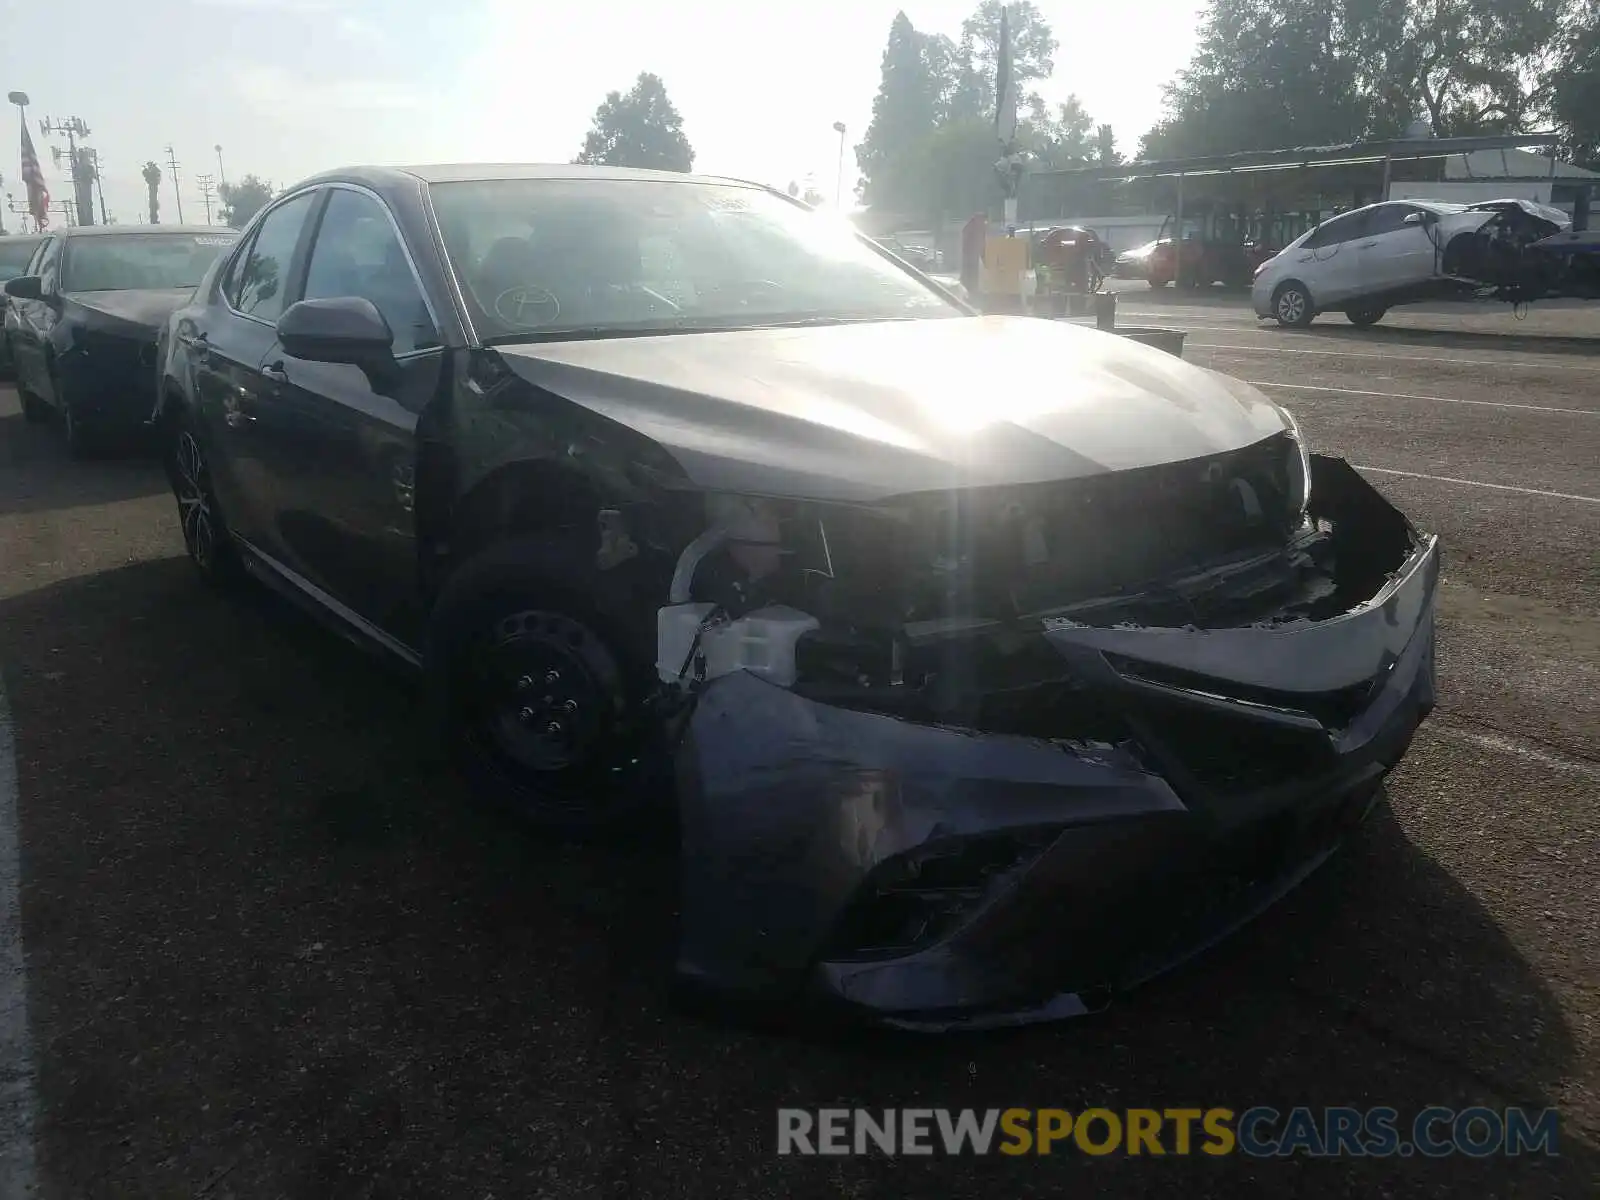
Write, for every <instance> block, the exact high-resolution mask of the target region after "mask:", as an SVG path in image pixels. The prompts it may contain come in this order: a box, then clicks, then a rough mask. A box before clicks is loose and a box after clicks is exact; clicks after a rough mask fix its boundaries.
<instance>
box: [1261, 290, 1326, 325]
mask: <svg viewBox="0 0 1600 1200" xmlns="http://www.w3.org/2000/svg"><path fill="white" fill-rule="evenodd" d="M1272 315H1273V316H1275V317H1276V318H1277V319H1278V324H1279V325H1283V326H1286V327H1288V328H1290V329H1304V328H1305V327H1306V326H1307V325H1309V324H1311V318H1312V317H1314V316H1316V315H1317V313H1316V309H1314V308H1312V307H1311V293H1309V292H1308V291H1306V289H1305V285H1304V284H1302V283H1293V282H1291V283H1286V284H1283V285H1282V286H1281V287H1279V288H1278V290H1277V291H1276V292H1274V293H1273V295H1272Z"/></svg>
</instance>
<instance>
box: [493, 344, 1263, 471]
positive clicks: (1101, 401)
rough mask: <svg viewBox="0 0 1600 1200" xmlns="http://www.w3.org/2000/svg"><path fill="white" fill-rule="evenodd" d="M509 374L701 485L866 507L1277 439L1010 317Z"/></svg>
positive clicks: (1251, 396) (1179, 369)
mask: <svg viewBox="0 0 1600 1200" xmlns="http://www.w3.org/2000/svg"><path fill="white" fill-rule="evenodd" d="M499 350H500V352H501V353H502V354H503V355H504V358H505V361H506V363H507V365H508V366H509V367H510V368H511V369H512V370H513V371H514V372H516V374H518V375H519V376H521V377H522V378H523V379H524V380H526V381H528V382H529V383H531V384H533V385H535V386H536V387H538V388H541V389H543V390H544V391H546V392H549V393H553V394H555V395H558V396H560V397H562V398H564V399H566V400H569V401H572V402H574V403H576V404H580V405H582V406H584V407H585V408H588V409H590V410H592V411H594V412H597V413H599V414H601V415H603V416H605V417H607V418H609V419H611V420H613V421H616V422H618V423H620V424H622V425H626V426H628V427H629V428H631V429H634V430H636V431H638V432H639V433H642V434H644V435H645V436H647V437H649V438H651V439H652V440H653V441H655V442H656V443H658V444H659V445H661V446H662V447H664V448H665V449H666V450H667V451H668V452H669V453H670V454H672V456H673V457H674V458H675V459H676V460H677V461H678V463H679V464H680V465H681V466H682V468H683V470H684V472H685V474H686V475H687V476H688V478H689V480H690V481H691V482H692V483H694V484H696V485H698V486H701V487H705V488H709V489H718V490H721V489H726V490H730V491H740V492H756V493H762V494H767V495H788V496H805V497H810V498H813V499H834V500H854V501H871V500H876V499H881V498H883V497H887V496H893V495H899V494H904V493H909V492H921V491H931V490H935V489H944V488H952V487H975V486H983V485H988V484H1023V483H1040V482H1046V481H1050V480H1061V479H1074V478H1079V477H1083V476H1087V475H1094V474H1100V473H1103V472H1108V471H1122V470H1129V469H1133V468H1138V467H1147V466H1154V465H1158V464H1161V463H1167V462H1177V461H1183V460H1187V459H1195V458H1203V457H1207V456H1210V455H1215V454H1220V453H1224V452H1226V451H1230V450H1237V449H1239V448H1241V447H1243V446H1247V445H1250V444H1252V443H1254V442H1257V441H1260V440H1261V439H1262V438H1265V437H1268V436H1271V435H1272V434H1275V433H1278V432H1280V431H1282V430H1283V429H1284V428H1286V422H1285V419H1284V416H1283V414H1282V412H1281V410H1279V409H1278V408H1277V406H1275V405H1273V404H1272V403H1271V402H1270V401H1268V400H1267V399H1266V398H1265V397H1263V396H1262V395H1261V394H1260V393H1259V392H1257V391H1255V390H1254V389H1253V388H1250V387H1249V386H1247V385H1245V384H1242V383H1240V382H1238V381H1237V380H1232V379H1229V378H1227V377H1226V376H1222V375H1219V374H1216V373H1215V372H1212V371H1207V370H1203V369H1201V368H1199V367H1195V366H1192V365H1190V364H1188V363H1185V362H1183V360H1181V359H1179V358H1175V357H1173V356H1171V355H1168V354H1164V353H1162V352H1161V351H1159V350H1154V349H1151V348H1150V347H1147V346H1143V345H1140V344H1138V343H1136V342H1133V341H1130V340H1128V339H1126V338H1121V337H1117V336H1115V335H1114V334H1105V333H1098V332H1095V331H1093V330H1089V329H1084V328H1080V327H1076V326H1072V325H1067V324H1063V323H1060V322H1055V321H1046V320H1039V319H1035V318H1028V317H958V318H933V319H926V320H908V321H882V322H871V323H860V324H851V325H835V326H826V327H820V328H787V329H785V328H772V329H751V330H740V331H736V332H722V333H677V334H668V335H660V336H650V337H623V338H611V339H595V340H585V341H573V342H555V343H546V344H533V345H521V346H502V347H499Z"/></svg>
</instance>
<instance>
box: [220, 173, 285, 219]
mask: <svg viewBox="0 0 1600 1200" xmlns="http://www.w3.org/2000/svg"><path fill="white" fill-rule="evenodd" d="M217 192H218V194H219V195H220V196H221V197H222V211H221V213H220V214H219V215H220V216H221V218H222V223H223V224H224V225H231V226H232V227H233V228H235V229H243V228H244V227H245V223H246V222H247V221H249V220H250V218H251V217H253V216H255V215H256V214H257V213H258V212H260V211H261V210H262V209H263V208H265V207H266V206H267V203H268V202H269V201H270V200H271V199H272V196H273V187H272V185H271V184H270V183H268V182H267V181H266V180H264V179H259V178H257V177H256V176H254V175H246V176H245V177H244V178H243V179H241V180H239V182H238V183H225V184H223V185H222V186H221V187H220V188H218V189H217Z"/></svg>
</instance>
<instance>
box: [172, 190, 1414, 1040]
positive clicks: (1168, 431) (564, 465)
mask: <svg viewBox="0 0 1600 1200" xmlns="http://www.w3.org/2000/svg"><path fill="white" fill-rule="evenodd" d="M159 371H160V395H161V400H160V404H159V406H158V408H157V410H156V413H155V414H154V415H155V419H156V421H157V422H158V424H159V426H160V428H161V430H162V431H163V436H164V439H165V444H166V446H167V462H168V470H169V473H170V476H171V479H172V485H173V490H174V494H175V495H176V497H177V501H178V507H179V514H180V517H181V519H182V523H183V524H182V527H183V532H184V540H185V546H186V549H187V550H188V553H189V556H190V558H191V559H192V560H193V561H194V562H195V564H196V566H197V567H198V568H199V569H200V570H201V571H202V573H203V574H204V575H206V576H207V577H208V578H210V579H212V580H216V581H223V580H226V579H227V578H229V577H230V576H231V575H232V574H234V573H236V572H239V571H244V572H247V573H249V574H251V575H253V576H255V577H256V578H258V579H260V580H262V581H264V582H266V583H269V584H271V585H272V586H274V587H276V588H278V589H279V590H281V591H283V592H284V593H286V594H288V595H290V596H291V597H293V598H295V599H297V600H300V601H302V602H304V603H306V604H307V605H309V606H310V607H311V608H312V609H313V610H314V611H316V612H318V613H320V614H322V615H324V616H326V617H327V618H328V619H329V620H330V621H331V622H332V623H333V624H334V625H335V626H336V627H337V628H339V629H340V630H341V631H342V632H344V633H345V634H347V635H348V636H350V637H352V638H354V639H356V640H357V641H360V642H362V643H363V644H367V645H371V646H376V647H379V648H381V649H382V650H383V651H385V652H386V653H388V654H391V655H393V656H395V657H398V658H399V659H401V660H402V661H404V662H406V663H408V664H411V665H413V666H415V667H418V668H420V669H421V670H422V671H423V672H424V673H425V676H426V679H427V681H428V687H429V695H430V696H431V697H433V698H434V699H436V700H437V701H438V705H437V707H438V712H439V720H440V723H441V725H442V727H443V729H444V731H445V734H446V736H447V738H448V741H449V744H450V745H451V747H452V748H453V750H454V752H455V754H456V757H457V760H458V761H459V762H460V764H461V766H462V768H463V770H464V771H465V773H466V774H467V775H468V776H469V778H470V779H471V780H472V781H473V782H474V784H475V785H476V786H477V787H478V788H479V789H480V790H481V791H482V792H483V793H484V794H485V795H486V796H490V797H493V798H495V799H497V800H499V801H501V802H503V803H505V804H507V805H509V806H511V807H513V808H514V809H516V810H517V811H519V812H521V813H522V814H523V815H525V816H527V817H530V818H532V819H534V820H535V821H538V822H540V823H543V824H546V825H550V826H554V827H560V828H567V829H572V828H580V829H586V830H595V829H601V828H617V827H619V826H622V827H625V826H627V825H629V824H631V823H634V822H639V821H643V820H645V819H646V818H647V817H648V816H649V814H650V812H651V810H652V809H659V808H663V807H670V810H671V811H673V812H674V813H675V815H676V818H677V823H678V828H679V831H680V836H681V842H682V863H683V871H682V899H681V925H680V946H679V958H678V966H679V974H680V976H681V978H682V979H683V980H684V981H685V982H687V983H690V984H693V985H697V986H698V987H700V988H703V989H706V990H709V991H710V992H712V993H715V994H719V995H724V996H744V997H750V998H754V999H758V1000H761V1001H764V1002H777V1003H783V1002H790V1001H795V1000H803V1001H826V1002H830V1003H832V1004H834V1005H836V1006H838V1007H839V1008H840V1009H842V1010H843V1011H845V1012H848V1013H853V1014H857V1015H862V1016H868V1017H872V1018H875V1019H878V1020H881V1021H884V1022H888V1023H891V1024H898V1025H903V1026H911V1027H925V1028H947V1027H951V1026H954V1025H986V1024H999V1023H1008V1022H1014V1021H1021V1020H1029V1019H1041V1018H1048V1017H1055V1016H1065V1015H1071V1014H1074V1013H1081V1012H1084V1011H1088V1010H1090V1009H1092V1008H1095V1007H1097V1006H1098V1005H1100V1004H1102V1003H1104V1001H1105V999H1106V998H1107V997H1108V996H1109V995H1111V994H1112V993H1114V992H1115V991H1117V990H1118V989H1120V988H1123V987H1126V986H1128V985H1131V984H1133V983H1136V982H1138V981H1139V980H1141V979H1143V978H1146V977H1148V976H1150V975H1152V974H1154V973H1156V972H1158V971H1160V970H1162V969H1164V968H1166V967H1168V966H1171V965H1173V964H1174V963H1176V962H1179V961H1181V960H1182V959H1183V958H1185V957H1187V956H1188V955H1190V954H1192V953H1194V952H1195V951H1196V950H1198V949H1200V948H1201V947H1203V946H1205V945H1207V944H1209V943H1210V942H1212V941H1214V940H1215V939H1216V938H1218V937H1219V936H1221V935H1222V934H1224V933H1225V932H1227V931H1228V930H1229V929H1231V928H1233V927H1234V926H1236V925H1238V924H1239V923H1240V922H1242V921H1244V920H1246V919H1248V918H1249V917H1251V916H1252V915H1254V914H1255V913H1256V912H1258V911H1259V910H1260V909H1261V908H1263V907H1264V906H1265V905H1267V904H1269V903H1271V902H1272V901H1273V900H1274V899H1276V898H1277V897H1278V896H1279V895H1281V894H1282V893H1283V892H1284V891H1286V890H1287V889H1288V888H1290V887H1291V886H1293V885H1294V884H1295V883H1296V882H1298V881H1299V880H1300V879H1301V878H1303V877H1304V876H1305V875H1306V874H1307V873H1308V872H1309V871H1311V870H1312V869H1314V868H1315V867H1316V866H1317V865H1318V863H1320V862H1321V861H1322V860H1323V859H1324V858H1326V857H1327V855H1328V854H1329V853H1331V852H1332V851H1333V849H1334V848H1335V847H1336V846H1337V845H1338V843H1339V841H1340V839H1341V837H1342V836H1343V835H1344V833H1345V832H1346V831H1347V830H1349V829H1350V828H1352V827H1353V826H1354V825H1356V824H1357V823H1359V822H1360V821H1361V820H1362V818H1363V817H1365V816H1366V815H1367V813H1368V812H1369V811H1370V809H1371V808H1372V806H1373V805H1374V804H1375V803H1376V801H1377V799H1378V797H1379V795H1380V785H1381V783H1382V780H1383V777H1384V774H1385V772H1387V771H1388V770H1389V769H1390V768H1391V767H1393V766H1394V764H1395V763H1396V762H1398V761H1399V759H1400V757H1401V756H1402V755H1403V754H1404V753H1405V751H1406V748H1407V746H1408V745H1409V743H1410V741H1411V738H1412V735H1413V734H1414V732H1415V730H1416V728H1417V726H1418V724H1419V723H1420V722H1421V721H1422V720H1423V719H1424V717H1425V716H1426V715H1427V713H1428V712H1429V710H1430V709H1431V708H1432V706H1433V698H1434V693H1433V688H1434V667H1433V646H1434V604H1435V589H1436V583H1437V579H1438V570H1439V551H1438V546H1437V541H1436V539H1435V538H1433V537H1432V536H1430V535H1426V534H1423V533H1420V532H1418V531H1417V530H1416V529H1414V528H1413V527H1412V526H1411V525H1410V523H1409V522H1408V521H1407V520H1406V519H1405V517H1404V516H1402V515H1401V514H1400V513H1399V512H1397V511H1396V510H1395V509H1394V508H1393V507H1391V506H1390V505H1389V504H1388V502H1387V501H1385V500H1384V499H1383V497H1382V496H1380V495H1379V494H1378V493H1377V492H1376V491H1374V490H1373V489H1372V488H1371V487H1370V486H1369V485H1368V484H1367V483H1366V482H1365V481H1364V480H1363V479H1362V478H1361V477H1360V476H1359V475H1358V474H1357V473H1356V472H1355V471H1354V470H1353V469H1352V468H1351V467H1349V466H1348V465H1347V464H1345V463H1344V462H1343V461H1341V460H1338V459H1334V458H1327V457H1322V456H1319V455H1315V454H1312V453H1311V452H1310V451H1309V449H1308V448H1307V446H1306V444H1305V441H1304V439H1303V438H1302V436H1301V434H1300V431H1299V429H1298V427H1297V426H1296V425H1295V422H1294V420H1293V419H1292V418H1291V417H1290V416H1289V414H1288V413H1287V412H1285V411H1284V410H1283V409H1282V408H1280V407H1278V406H1277V405H1276V404H1273V403H1272V402H1271V401H1269V400H1267V399H1266V398H1265V397H1263V396H1262V395H1261V394H1260V393H1259V392H1257V391H1255V390H1254V389H1252V388H1250V387H1248V386H1246V385H1245V384H1242V383H1239V382H1238V381H1236V380H1232V379H1229V378H1227V377H1225V376H1222V375H1220V374H1217V373H1214V372H1211V371H1206V370H1202V369H1199V368H1196V367H1194V366H1191V365H1188V364H1185V363H1184V362H1182V361H1181V360H1180V359H1176V358H1173V357H1169V356H1167V355H1164V354H1162V353H1160V352H1158V351H1156V350H1153V349H1150V348H1147V347H1144V346H1141V345H1138V344H1135V343H1134V342H1132V341H1129V340H1126V339H1122V338H1119V337H1116V336H1113V335H1109V334H1103V333H1097V332H1093V331H1090V330H1087V329H1081V328H1077V327H1073V326H1069V325H1066V324H1062V323H1056V322H1050V321H1043V320H1034V319H1029V318H1019V317H984V316H979V315H976V314H975V313H973V312H972V311H971V310H970V309H968V308H967V307H966V306H965V305H964V304H962V303H961V302H960V301H958V300H957V299H955V298H954V297H953V296H951V295H950V294H949V293H946V292H944V291H942V290H940V289H939V288H938V286H937V285H935V284H932V283H931V282H930V281H928V280H926V279H924V278H921V277H918V276H916V275H914V274H912V273H910V272H908V271H906V270H905V269H904V268H903V267H902V266H901V265H900V264H898V263H897V262H896V261H894V260H893V259H892V258H891V257H889V256H887V255H885V254H883V253H881V252H880V251H879V250H878V249H877V248H875V247H874V246H872V245H871V243H869V242H867V241H866V240H864V239H862V238H860V237H858V236H857V235H856V234H854V233H853V232H852V231H851V230H849V229H848V228H847V227H845V226H844V225H843V224H842V223H839V222H836V221H834V220H832V219H830V218H828V217H826V216H824V215H819V214H816V213H813V212H810V211H809V210H807V209H805V208H804V207H802V206H800V205H797V204H795V203H793V202H792V201H790V200H789V199H788V198H787V197H785V196H782V195H780V194H778V193H776V192H773V191H771V190H769V189H765V188H761V187H756V186H753V185H748V184H743V183H738V182H733V181H727V180H717V179H705V178H697V177H692V176H686V175H668V174H655V173H650V172H634V171H614V170H604V169H591V168H579V167H549V168H532V167H529V168H500V167H496V168H488V167H484V168H470V167H469V168H462V167H438V168H416V169H411V170H389V169H376V168H373V169H357V170H349V171H341V172H335V173H331V174H328V175H326V176H321V177H318V178H316V179H313V180H310V181H307V182H306V183H304V184H302V185H300V186H299V187H296V188H293V189H291V190H290V191H288V192H286V193H285V194H284V195H283V196H281V197H280V198H278V199H277V200H276V201H275V202H274V203H273V205H271V206H269V207H268V208H267V209H265V210H264V211H263V212H262V213H261V214H260V215H258V217H257V218H256V219H255V220H254V221H253V222H252V224H251V226H250V228H249V229H247V230H246V231H245V234H244V235H243V237H242V238H241V239H240V241H239V244H238V246H237V248H236V250H235V251H234V252H233V253H231V254H230V255H228V256H226V257H225V258H223V259H222V260H221V261H220V262H219V263H218V265H217V266H216V268H214V269H213V271H212V273H211V274H210V276H208V278H207V279H206V280H205V281H204V282H203V283H202V284H201V286H200V287H199V288H198V289H197V291H196V293H195V296H194V298H193V300H192V302H191V303H190V304H189V305H188V306H187V307H186V308H184V309H182V310H180V311H179V312H178V313H177V314H176V315H175V316H174V317H173V319H172V322H171V323H170V325H169V327H168V329H167V331H166V333H165V335H164V336H163V339H162V351H161V354H160V368H159Z"/></svg>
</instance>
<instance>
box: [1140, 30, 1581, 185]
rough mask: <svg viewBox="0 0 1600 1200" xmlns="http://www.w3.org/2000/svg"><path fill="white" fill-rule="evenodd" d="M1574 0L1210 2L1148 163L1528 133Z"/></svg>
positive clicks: (1149, 139)
mask: <svg viewBox="0 0 1600 1200" xmlns="http://www.w3.org/2000/svg"><path fill="white" fill-rule="evenodd" d="M1571 2H1572V0H1213V2H1212V4H1211V6H1210V9H1209V10H1208V12H1207V13H1206V15H1205V17H1204V19H1203V20H1202V22H1201V27H1200V37H1199V45H1198V47H1197V48H1196V51H1195V55H1194V58H1193V60H1192V61H1191V62H1190V64H1189V66H1188V67H1187V68H1186V69H1185V70H1183V71H1181V72H1180V73H1179V75H1178V77H1177V79H1175V80H1174V81H1173V83H1172V84H1171V85H1170V86H1169V87H1168V89H1167V95H1166V100H1167V112H1166V115H1165V117H1164V118H1163V119H1162V121H1161V122H1160V123H1158V124H1157V126H1156V127H1155V128H1153V129H1152V130H1150V132H1149V133H1147V134H1146V135H1145V137H1144V139H1143V141H1142V142H1141V146H1140V157H1142V158H1170V157H1184V156H1188V155H1195V154H1217V153H1223V152H1225V151H1229V150H1251V149H1265V148H1269V147H1278V146H1297V145H1314V144H1324V143H1333V142H1345V141H1352V140H1355V139H1357V138H1362V137H1393V136H1398V135H1400V134H1401V133H1403V132H1404V131H1405V129H1406V128H1407V127H1409V126H1410V125H1411V123H1412V121H1413V120H1414V119H1415V118H1416V117H1417V116H1418V115H1419V114H1425V115H1426V116H1427V118H1428V120H1429V122H1430V123H1431V125H1432V128H1433V130H1434V132H1435V133H1436V134H1437V135H1438V136H1440V137H1447V136H1452V135H1460V134H1469V133H1486V132H1510V131H1515V130H1520V129H1526V128H1527V127H1528V126H1529V125H1530V123H1531V122H1532V120H1533V118H1534V116H1535V115H1536V114H1537V112H1538V110H1539V108H1540V106H1541V105H1542V104H1543V103H1544V97H1545V95H1546V89H1545V88H1544V87H1543V85H1542V80H1543V79H1544V77H1545V76H1546V75H1547V74H1548V70H1549V66H1550V62H1549V59H1550V58H1551V57H1552V56H1551V52H1550V47H1551V46H1552V44H1554V41H1555V35H1556V32H1557V28H1558V22H1559V18H1560V14H1561V12H1562V11H1563V9H1564V8H1565V7H1567V6H1568V5H1569V4H1570V3H1571ZM1582 3H1587V4H1592V3H1593V0H1582Z"/></svg>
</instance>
